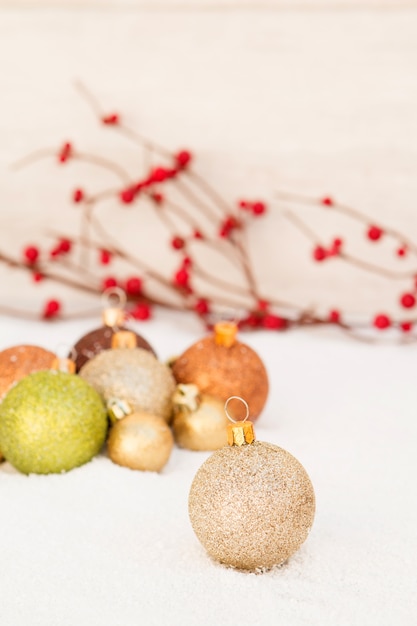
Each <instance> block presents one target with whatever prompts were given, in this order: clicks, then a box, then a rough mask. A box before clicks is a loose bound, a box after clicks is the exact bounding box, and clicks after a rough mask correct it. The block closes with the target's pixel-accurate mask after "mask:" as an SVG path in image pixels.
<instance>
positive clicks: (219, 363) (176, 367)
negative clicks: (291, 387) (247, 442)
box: [172, 323, 269, 420]
mask: <svg viewBox="0 0 417 626" xmlns="http://www.w3.org/2000/svg"><path fill="white" fill-rule="evenodd" d="M236 332H237V327H236V326H235V325H234V324H230V323H221V324H216V327H215V331H214V334H213V335H212V336H210V337H206V338H204V339H201V340H200V341H198V342H197V343H195V344H194V345H192V346H191V347H190V348H188V350H186V351H185V352H184V354H183V355H182V356H180V357H179V358H178V359H177V360H176V361H175V362H174V364H173V366H172V372H173V374H174V376H175V379H176V380H177V382H178V383H186V384H187V383H193V384H195V385H197V387H198V388H199V390H200V391H201V393H204V394H208V395H210V396H214V397H217V398H219V399H220V400H222V401H223V402H225V401H226V400H227V398H229V397H230V396H232V395H238V396H244V397H245V398H246V400H247V402H248V403H249V405H250V407H251V416H252V417H251V419H253V420H255V419H256V418H257V417H258V416H259V414H260V413H261V411H262V409H263V407H264V404H265V402H266V399H267V396H268V388H269V385H268V375H267V373H266V369H265V366H264V364H263V363H262V361H261V359H260V358H259V356H258V355H257V354H256V352H255V351H254V350H252V348H250V347H249V346H247V345H245V344H244V343H241V342H240V341H238V340H237V339H236V338H235V335H236ZM236 417H237V418H240V415H236Z"/></svg>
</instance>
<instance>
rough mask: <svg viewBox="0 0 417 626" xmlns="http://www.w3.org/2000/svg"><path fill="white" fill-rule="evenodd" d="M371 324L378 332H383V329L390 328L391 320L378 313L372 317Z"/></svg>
mask: <svg viewBox="0 0 417 626" xmlns="http://www.w3.org/2000/svg"><path fill="white" fill-rule="evenodd" d="M373 324H374V326H375V328H379V330H384V329H385V328H389V327H390V326H391V320H390V318H389V317H388V315H385V314H383V313H380V314H379V315H376V316H375V317H374V321H373Z"/></svg>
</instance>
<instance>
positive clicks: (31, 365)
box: [0, 345, 55, 399]
mask: <svg viewBox="0 0 417 626" xmlns="http://www.w3.org/2000/svg"><path fill="white" fill-rule="evenodd" d="M54 359H55V354H53V353H52V352H49V350H44V349H43V348H39V347H38V346H26V345H23V346H12V347H11V348H7V350H3V351H2V352H0V399H1V398H2V397H3V396H4V395H5V394H6V393H7V392H8V390H9V389H10V387H12V386H13V385H14V384H15V383H16V382H18V381H19V380H21V379H22V378H24V377H25V376H27V375H28V374H32V373H33V372H39V371H40V370H49V369H50V368H51V365H52V362H53V360H54Z"/></svg>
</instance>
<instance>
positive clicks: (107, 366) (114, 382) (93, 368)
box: [79, 348, 175, 422]
mask: <svg viewBox="0 0 417 626" xmlns="http://www.w3.org/2000/svg"><path fill="white" fill-rule="evenodd" d="M79 375H80V376H81V378H84V380H86V381H87V382H88V383H90V385H92V386H93V387H94V389H96V391H98V393H99V394H100V395H101V396H102V398H103V399H104V400H105V402H109V401H110V400H112V399H114V398H118V399H119V400H123V401H124V402H127V404H128V405H129V407H130V409H131V410H132V411H135V412H137V411H145V412H146V413H151V414H153V415H158V416H159V417H162V418H164V419H165V420H166V421H167V422H169V421H170V419H171V413H172V394H173V393H174V390H175V381H174V377H173V376H172V373H171V370H170V369H169V367H168V366H167V365H165V364H164V363H160V362H159V361H158V360H157V359H156V358H155V357H154V356H153V354H151V353H150V352H149V351H147V350H142V349H141V348H131V349H129V348H115V349H112V350H103V352H100V354H98V355H97V356H95V357H94V358H93V359H91V360H90V361H88V362H87V363H86V364H85V365H84V366H83V367H82V368H81V370H80V373H79Z"/></svg>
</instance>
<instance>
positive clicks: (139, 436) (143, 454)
mask: <svg viewBox="0 0 417 626" xmlns="http://www.w3.org/2000/svg"><path fill="white" fill-rule="evenodd" d="M173 444H174V440H173V437H172V433H171V430H170V428H169V426H168V425H167V423H166V422H165V420H163V419H162V418H161V417H158V416H157V415H151V414H150V413H144V412H137V413H131V414H130V415H128V416H127V417H124V418H123V419H121V420H119V421H117V422H116V423H115V425H114V426H113V427H112V428H111V430H110V435H109V439H108V442H107V446H108V452H109V456H110V458H111V460H112V461H113V462H114V463H117V464H118V465H123V466H124V467H129V468H130V469H134V470H142V471H149V472H159V471H160V470H161V469H162V468H163V467H164V466H165V465H166V463H167V461H168V459H169V456H170V454H171V450H172V446H173Z"/></svg>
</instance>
